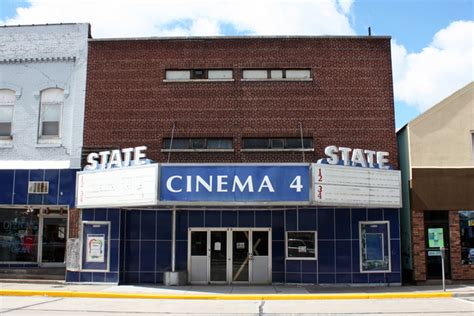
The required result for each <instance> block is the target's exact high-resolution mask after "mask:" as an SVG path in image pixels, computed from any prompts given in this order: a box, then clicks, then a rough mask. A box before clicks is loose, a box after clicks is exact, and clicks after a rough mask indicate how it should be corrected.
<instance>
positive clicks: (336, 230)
mask: <svg viewBox="0 0 474 316" xmlns="http://www.w3.org/2000/svg"><path fill="white" fill-rule="evenodd" d="M82 219H83V220H100V221H102V220H107V221H111V228H112V233H111V251H110V256H111V257H110V272H99V273H97V272H68V273H67V281H70V282H112V283H117V282H119V283H122V284H133V283H158V284H159V283H162V282H163V272H165V271H170V270H171V243H172V241H171V239H172V238H171V227H172V212H171V211H169V210H120V209H96V210H83V213H82ZM379 220H384V221H389V222H390V246H391V254H390V257H391V258H390V260H391V272H390V273H361V272H360V263H359V262H360V258H359V222H361V221H379ZM190 227H206V228H211V227H246V228H253V227H268V228H270V227H271V229H272V231H271V238H272V282H273V283H313V284H369V283H384V284H385V283H392V284H399V283H400V282H401V272H400V233H399V211H398V209H349V208H347V209H343V208H336V209H334V208H316V207H314V208H309V207H304V208H303V207H301V208H298V207H288V208H278V209H276V208H275V209H272V210H270V209H258V208H256V209H254V210H248V209H246V210H233V209H224V208H223V209H222V210H215V209H213V210H186V209H180V210H177V212H176V269H177V270H187V262H188V261H187V259H188V258H187V255H188V250H187V247H188V228H190ZM287 231H317V236H318V237H317V238H318V240H317V243H318V247H317V252H318V258H317V260H286V259H285V233H286V232H287Z"/></svg>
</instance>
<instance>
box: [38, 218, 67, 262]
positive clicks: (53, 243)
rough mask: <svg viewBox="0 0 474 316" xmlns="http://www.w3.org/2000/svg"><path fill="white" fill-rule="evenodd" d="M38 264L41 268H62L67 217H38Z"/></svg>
mask: <svg viewBox="0 0 474 316" xmlns="http://www.w3.org/2000/svg"><path fill="white" fill-rule="evenodd" d="M40 216H41V217H40V236H39V237H40V238H39V240H40V243H39V251H38V257H39V258H38V262H40V265H41V266H58V267H61V266H64V255H65V251H66V239H67V215H60V214H51V215H46V214H42V215H40Z"/></svg>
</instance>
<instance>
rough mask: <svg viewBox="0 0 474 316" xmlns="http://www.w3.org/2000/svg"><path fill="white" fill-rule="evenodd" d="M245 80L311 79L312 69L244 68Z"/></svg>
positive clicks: (243, 76) (243, 75)
mask: <svg viewBox="0 0 474 316" xmlns="http://www.w3.org/2000/svg"><path fill="white" fill-rule="evenodd" d="M242 78H243V79H244V80H246V79H247V80H311V70H310V69H244V70H243V72H242Z"/></svg>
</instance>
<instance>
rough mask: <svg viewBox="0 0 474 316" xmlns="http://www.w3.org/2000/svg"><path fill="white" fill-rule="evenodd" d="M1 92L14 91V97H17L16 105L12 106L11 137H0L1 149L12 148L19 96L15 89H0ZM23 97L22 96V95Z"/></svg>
mask: <svg viewBox="0 0 474 316" xmlns="http://www.w3.org/2000/svg"><path fill="white" fill-rule="evenodd" d="M0 90H8V91H12V92H13V94H14V96H15V101H14V103H13V104H12V105H11V106H12V108H13V109H12V119H11V122H10V136H0V148H12V147H13V130H14V125H15V124H14V121H15V120H14V118H15V111H16V107H17V106H16V105H17V102H16V100H18V98H19V96H18V94H17V91H15V90H13V89H10V88H0ZM20 95H21V94H20ZM2 105H8V104H2Z"/></svg>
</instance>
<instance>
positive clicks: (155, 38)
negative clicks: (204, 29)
mask: <svg viewBox="0 0 474 316" xmlns="http://www.w3.org/2000/svg"><path fill="white" fill-rule="evenodd" d="M391 38H392V37H391V36H388V35H379V36H373V35H372V36H367V35H363V36H362V35H275V36H274V35H268V36H261V35H248V36H241V35H239V36H175V37H159V36H152V37H115V38H114V37H111V38H93V39H90V40H89V41H90V42H118V41H169V40H174V41H193V40H197V41H199V40H236V39H246V40H247V39H264V40H269V39H377V40H380V39H391Z"/></svg>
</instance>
